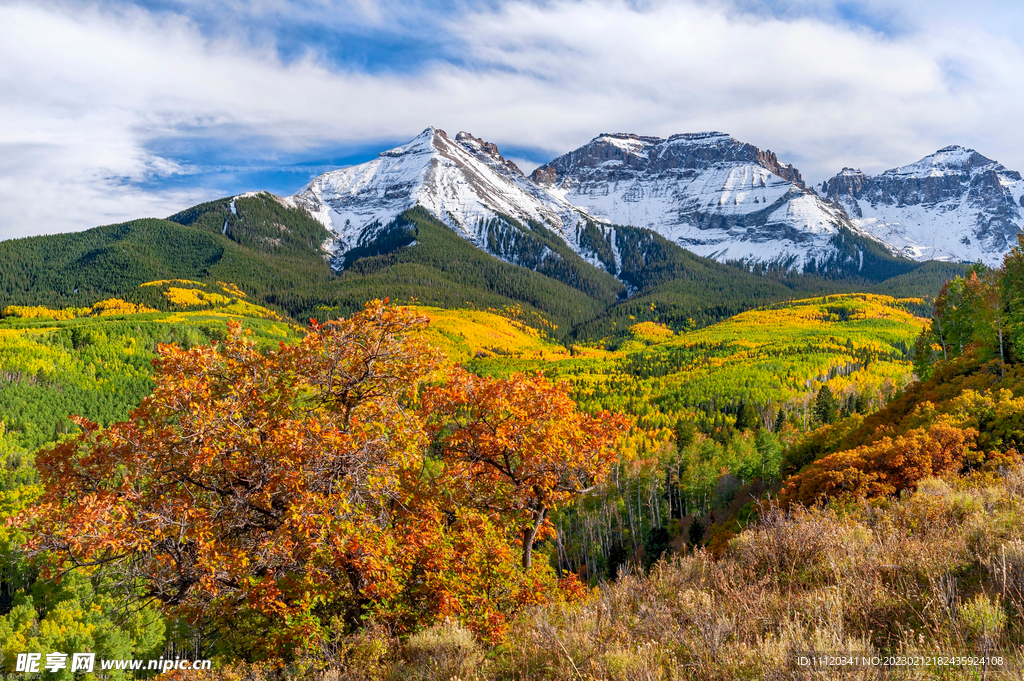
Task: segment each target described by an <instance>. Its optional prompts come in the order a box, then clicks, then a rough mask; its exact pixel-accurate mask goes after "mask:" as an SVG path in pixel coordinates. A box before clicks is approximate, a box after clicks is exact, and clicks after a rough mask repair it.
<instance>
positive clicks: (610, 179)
mask: <svg viewBox="0 0 1024 681" xmlns="http://www.w3.org/2000/svg"><path fill="white" fill-rule="evenodd" d="M533 179H534V181H535V182H537V183H538V184H539V185H541V186H543V187H545V188H546V189H547V190H548V191H549V192H550V193H551V195H552V196H555V197H557V198H558V199H559V200H563V201H566V202H568V203H570V204H572V205H575V206H577V207H579V208H582V209H583V210H584V211H585V212H587V213H589V214H590V215H593V216H595V217H596V218H598V219H601V220H603V221H607V222H610V223H613V224H621V225H631V226H635V227H646V228H648V229H651V230H653V231H655V232H658V233H659V234H661V235H662V236H664V237H666V238H668V239H670V240H672V241H674V242H676V243H677V244H679V245H680V246H682V247H683V248H686V249H688V250H690V251H693V252H694V253H697V254H699V255H704V256H708V257H711V258H715V259H716V260H745V261H748V262H761V263H773V264H778V265H782V266H786V267H793V268H797V269H802V268H803V267H804V266H806V265H807V264H808V263H809V262H811V261H815V262H822V261H824V260H827V259H828V258H829V257H831V256H832V255H833V254H834V247H833V246H832V244H831V240H832V238H833V237H834V236H835V235H837V234H838V233H839V232H840V231H841V230H842V229H843V228H846V229H850V230H851V231H853V232H855V233H860V234H861V235H862V236H867V234H866V233H864V232H862V231H861V230H858V229H857V228H855V227H854V226H853V225H852V224H851V223H850V222H849V220H848V219H847V217H846V215H845V214H844V212H843V210H842V209H841V208H839V207H838V206H835V205H833V204H831V203H829V202H826V201H823V200H822V199H821V198H820V197H819V196H818V195H817V194H816V193H815V192H814V191H813V190H811V189H808V188H807V187H805V186H804V184H803V181H802V179H801V178H800V173H799V171H797V170H796V169H795V168H793V166H792V165H782V164H781V163H779V161H778V159H777V158H776V156H775V154H773V153H771V152H769V151H762V150H760V149H758V148H757V147H754V146H753V145H750V144H744V143H742V142H739V141H738V140H736V139H734V138H732V137H730V136H729V135H727V134H725V133H721V132H705V133H689V134H682V135H673V136H672V137H669V138H668V139H662V138H658V137H642V136H638V135H632V134H623V133H616V134H602V135H599V136H598V137H596V138H594V139H593V140H591V141H590V142H589V143H588V144H586V145H584V146H583V147H580V148H579V149H576V150H575V151H571V152H569V153H568V154H565V155H564V156H561V157H559V158H557V159H555V160H553V161H551V162H550V163H547V164H545V165H543V166H541V167H540V168H538V169H537V170H536V171H534V173H533Z"/></svg>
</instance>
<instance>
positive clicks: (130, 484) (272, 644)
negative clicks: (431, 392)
mask: <svg viewBox="0 0 1024 681" xmlns="http://www.w3.org/2000/svg"><path fill="white" fill-rule="evenodd" d="M425 324H426V320H425V319H424V318H421V317H417V316H416V315H414V314H412V313H410V312H409V311H407V310H404V309H397V308H393V307H388V306H387V305H385V304H384V303H381V302H379V301H375V302H373V303H369V304H367V306H366V309H365V310H364V311H363V312H362V313H360V314H358V315H355V316H353V317H352V318H350V319H347V320H339V321H337V322H331V323H329V324H325V325H323V326H319V327H314V328H313V329H312V330H311V332H310V333H309V334H307V336H306V337H305V338H304V339H303V341H302V342H300V343H298V344H296V345H293V346H285V345H283V344H282V345H281V347H280V348H278V349H276V350H274V351H272V352H268V353H266V354H264V353H261V352H259V351H258V350H257V349H256V347H255V345H254V343H253V341H252V340H251V338H250V337H249V336H248V335H247V334H246V333H244V332H243V331H242V329H241V328H240V327H239V326H238V325H232V326H231V327H230V329H229V334H228V338H227V340H226V341H225V342H224V343H222V344H220V345H216V344H214V345H209V346H197V347H194V348H192V349H190V350H188V351H184V350H181V349H180V348H177V347H174V346H161V347H160V359H159V360H158V362H157V364H156V376H155V379H156V387H155V389H154V392H153V394H152V395H151V396H150V397H148V398H146V400H144V401H143V403H142V404H141V405H140V406H139V407H138V408H137V409H136V410H135V411H134V412H133V413H132V415H131V417H130V419H129V420H128V421H126V422H124V423H118V424H114V425H112V426H110V427H108V428H107V429H105V430H101V429H99V428H98V427H97V426H96V425H95V424H91V423H88V422H86V421H84V420H79V423H80V424H81V425H82V427H83V431H84V432H83V433H82V434H81V435H80V436H79V437H77V438H75V439H73V440H69V441H67V442H64V443H61V444H59V445H56V446H54V447H52V448H51V449H49V450H47V451H44V452H41V453H40V454H39V456H38V457H37V464H38V467H39V470H40V475H41V478H42V481H43V483H44V485H45V493H44V495H43V497H42V498H41V500H40V502H39V504H38V505H37V506H36V507H35V508H34V509H33V510H32V511H31V512H30V514H29V516H28V517H27V518H25V521H26V523H27V526H28V528H29V532H30V537H31V539H30V544H29V546H30V548H31V549H33V550H34V551H36V552H39V553H46V554H47V555H48V557H49V560H50V562H51V564H55V565H58V566H59V567H60V568H63V569H84V570H88V571H103V572H104V573H105V574H107V575H108V576H109V578H111V579H116V580H120V583H121V584H122V586H123V587H124V589H125V590H126V592H128V593H135V594H138V595H139V596H140V597H141V598H143V599H149V600H155V601H157V602H159V603H161V604H163V605H164V607H165V608H166V609H167V610H168V611H170V612H172V613H174V614H177V615H181V616H184V617H186V618H187V619H188V620H189V621H191V622H192V623H193V624H195V625H197V626H201V627H202V628H203V629H204V630H209V631H213V632H214V636H215V638H217V639H219V646H220V647H221V648H222V649H226V650H228V651H230V652H232V653H233V654H236V655H241V656H245V657H276V656H281V655H282V654H287V653H289V652H293V651H294V650H295V649H296V648H297V647H298V646H300V645H307V644H309V645H315V644H316V642H317V641H318V640H321V638H322V637H323V636H324V635H326V633H327V632H329V631H330V630H332V629H335V628H337V627H338V626H344V627H348V628H350V629H354V628H357V627H359V626H361V625H362V624H363V622H365V621H366V619H368V618H369V619H375V620H378V621H382V622H384V623H387V624H389V625H390V626H393V627H396V628H397V629H399V630H401V629H409V628H412V627H414V626H417V625H420V624H425V623H428V622H430V621H432V620H435V619H437V618H440V617H447V616H451V617H456V618H459V619H462V620H463V621H465V622H466V623H467V624H469V625H470V626H471V627H472V628H474V629H475V630H476V631H478V632H479V633H480V634H481V635H484V636H489V637H495V636H500V634H501V631H502V628H503V626H504V622H505V621H506V620H507V618H508V617H509V616H510V615H512V614H514V613H515V612H517V611H518V609H521V608H522V607H524V606H525V605H529V604H531V603H538V602H544V601H545V600H546V599H550V598H559V597H560V595H559V594H560V590H559V589H557V583H556V582H557V580H555V579H554V576H553V572H552V571H551V569H550V567H549V566H538V567H536V568H535V569H533V570H529V571H524V570H522V569H521V568H519V567H517V566H516V565H515V560H514V559H513V558H512V557H511V556H512V542H511V541H510V539H509V530H508V528H509V527H516V528H518V523H519V522H520V516H519V515H518V513H517V512H516V509H515V508H513V507H511V506H509V507H508V508H506V509H505V510H504V512H497V511H494V512H492V511H493V509H489V510H488V512H484V511H481V510H479V508H480V507H481V505H480V504H475V503H472V502H473V501H474V500H473V499H472V498H471V497H467V496H465V492H466V481H465V480H463V479H461V477H460V476H461V475H462V473H463V469H462V468H461V467H460V465H459V464H458V461H454V460H453V462H452V463H451V465H449V464H448V462H447V461H445V460H442V459H439V458H438V457H439V453H442V454H443V453H444V452H445V447H444V446H442V445H435V446H431V442H430V436H431V433H432V431H431V430H430V429H429V428H427V427H426V426H425V421H424V419H425V418H426V417H427V416H429V418H430V419H446V418H447V420H449V421H451V420H453V418H454V417H453V416H451V415H449V416H445V415H446V414H448V412H446V411H445V408H439V405H438V404H436V403H431V408H430V409H429V410H428V411H427V412H426V413H424V412H423V411H421V409H420V403H419V394H420V392H421V388H422V386H423V385H424V383H425V381H427V379H428V378H430V379H431V380H435V381H436V378H437V369H438V367H439V366H440V365H441V364H440V357H439V356H438V353H437V352H436V351H435V350H433V349H431V348H430V347H429V346H427V345H426V344H425V343H424V342H423V341H422V339H421V336H420V335H419V334H418V332H419V331H420V330H421V329H422V327H423V326H424V325H425ZM462 375H463V374H462V373H461V372H458V371H456V373H455V375H454V379H453V381H454V383H457V384H459V385H461V383H459V381H463V380H464V379H462V378H461V377H462ZM523 381H527V382H530V384H531V385H533V386H540V387H542V388H543V383H544V382H543V381H542V379H522V378H516V379H511V380H510V381H506V382H499V383H500V384H501V385H504V386H506V389H507V390H510V391H512V392H515V391H516V388H514V386H515V385H517V384H519V383H521V382H523ZM555 392H558V391H557V390H556V391H555ZM482 397H483V396H479V397H478V398H473V399H482ZM458 404H461V403H458V402H457V401H456V402H453V403H452V404H451V408H453V409H454V408H457V406H458ZM465 406H466V407H467V408H469V409H470V410H471V411H472V409H473V405H472V404H471V403H466V404H465ZM562 407H563V411H564V414H565V416H566V417H567V418H569V419H570V420H571V419H573V418H578V417H577V415H576V414H575V411H574V408H572V407H571V406H570V405H568V404H563V405H562ZM486 409H487V408H486V407H485V408H484V410H486ZM534 416H541V415H540V414H535V413H533V412H518V413H516V414H515V415H514V416H513V417H512V418H515V419H529V418H533V417H534ZM520 427H521V428H523V429H524V430H529V427H530V426H528V425H527V424H525V423H522V424H520ZM579 442H580V443H585V442H596V441H595V440H587V439H586V438H584V439H581V440H579ZM573 451H574V450H573ZM595 452H597V453H601V454H602V455H603V452H604V449H602V448H600V447H599V448H597V450H595ZM563 465H565V466H566V471H567V472H566V475H573V476H576V477H577V478H579V479H582V478H583V477H584V472H583V471H582V469H581V468H579V467H582V466H583V465H585V462H577V461H575V460H571V461H567V462H563ZM603 466H604V464H602V463H601V461H600V460H595V461H594V469H593V471H592V472H591V475H592V476H599V475H600V474H601V473H602V471H603ZM578 468H579V469H578ZM556 494H557V496H556V497H552V499H557V500H562V499H564V498H566V492H565V491H559V492H557V493H556ZM452 500H458V501H457V503H455V504H453V503H452Z"/></svg>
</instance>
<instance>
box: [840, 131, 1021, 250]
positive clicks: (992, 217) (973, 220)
mask: <svg viewBox="0 0 1024 681" xmlns="http://www.w3.org/2000/svg"><path fill="white" fill-rule="evenodd" d="M821 186H822V191H823V193H824V194H825V195H826V196H828V197H829V198H830V199H832V200H833V201H835V202H836V203H838V204H840V205H842V206H843V208H844V209H845V210H846V212H847V214H848V215H849V216H850V218H851V220H852V221H853V223H854V224H856V225H858V226H859V227H861V228H862V229H864V230H866V231H868V232H870V233H871V234H873V235H874V236H875V237H876V238H878V239H881V240H882V241H883V242H885V243H887V244H889V245H890V246H892V247H893V250H894V251H896V252H899V253H901V254H902V255H905V256H907V257H911V258H915V259H917V260H954V261H955V260H961V261H964V262H976V261H978V260H981V261H983V262H985V263H988V264H996V263H998V262H999V261H1001V260H1002V257H1003V254H1004V253H1005V252H1006V251H1007V250H1009V249H1010V248H1011V247H1012V246H1014V245H1015V244H1016V242H1017V234H1018V233H1019V232H1020V231H1021V227H1022V226H1024V214H1022V211H1021V210H1020V208H1021V202H1022V201H1024V198H1022V197H1024V182H1022V181H1021V176H1020V174H1019V173H1017V172H1015V171H1012V170H1007V169H1006V168H1004V167H1003V166H1002V165H1000V164H999V163H997V162H996V161H993V160H992V159H990V158H987V157H985V156H982V155H981V154H979V153H978V152H977V151H975V150H974V149H970V148H967V147H964V146H962V145H959V144H953V145H950V146H947V147H943V148H942V149H939V150H938V151H936V152H935V153H933V154H929V155H928V156H925V157H924V158H922V159H921V160H920V161H917V162H916V163H911V164H910V165H905V166H900V167H898V168H892V169H891V170H886V171H885V172H883V173H880V174H878V175H876V176H874V177H871V176H868V175H865V174H864V173H860V172H859V171H858V172H850V171H849V169H847V168H844V169H843V171H842V172H840V173H839V174H838V175H836V176H835V177H833V178H832V179H830V180H827V181H825V182H824V183H822V185H821Z"/></svg>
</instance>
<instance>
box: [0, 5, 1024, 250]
mask: <svg viewBox="0 0 1024 681" xmlns="http://www.w3.org/2000/svg"><path fill="white" fill-rule="evenodd" d="M222 4H223V5H224V7H226V8H228V7H231V8H234V10H237V11H246V12H249V14H250V15H251V16H256V17H257V18H258V17H259V16H260V13H269V14H273V15H274V16H275V17H280V16H281V14H282V12H284V11H285V10H286V9H287V4H284V3H283V2H282V1H280V0H265V1H264V2H258V3H237V6H236V4H235V3H231V2H225V3H222ZM318 5H324V6H325V7H326V8H327V9H325V11H335V12H337V11H341V10H344V11H347V12H350V13H353V16H358V17H361V18H362V19H361V20H362V21H365V22H369V23H373V24H375V25H378V26H379V25H384V24H386V23H387V21H388V17H389V13H392V12H394V11H395V9H394V7H393V6H391V5H388V6H387V7H384V6H383V5H382V4H381V3H376V2H370V1H369V0H367V1H365V2H354V3H342V5H340V6H334V5H328V3H326V2H307V3H304V5H303V16H304V17H309V16H312V14H311V12H312V10H313V9H316V7H317V6H318ZM339 7H340V8H341V10H339ZM382 7H384V8H383V9H382ZM737 7H738V6H737V5H726V4H721V3H718V4H712V3H702V2H696V1H694V2H675V3H667V2H665V3H662V2H655V3H648V4H645V5H642V6H640V7H639V8H637V6H635V5H634V4H632V3H625V2H611V1H609V2H603V1H599V0H585V1H584V2H551V3H545V4H542V5H534V4H529V3H525V2H513V3H506V4H504V5H503V6H501V7H499V8H498V9H496V10H494V11H491V10H480V11H478V12H476V13H472V12H471V13H468V14H464V15H462V16H459V17H456V18H453V19H452V20H451V21H450V22H449V23H447V24H445V25H444V29H445V30H446V31H447V32H448V33H449V37H448V39H449V40H450V41H452V44H455V45H458V46H459V49H460V50H461V51H462V55H463V57H464V58H463V60H461V61H460V62H459V65H453V64H449V63H444V62H441V61H436V62H432V63H427V64H424V65H423V68H422V69H421V70H419V71H417V72H415V73H401V72H391V73H387V72H385V73H377V74H373V73H365V72H359V71H355V70H345V69H341V68H339V67H337V66H335V65H332V64H331V63H330V62H329V61H327V60H326V59H324V58H321V57H317V56H315V55H313V54H312V53H310V54H309V55H307V56H305V57H301V58H299V59H297V60H296V59H292V60H290V61H287V62H285V61H282V60H281V59H280V58H279V57H278V53H277V51H276V50H275V49H274V45H272V44H271V43H270V42H269V39H261V41H258V42H253V41H251V40H249V39H247V38H245V36H244V35H242V32H238V33H237V34H235V33H230V32H229V33H225V34H224V35H219V34H216V33H213V34H209V33H208V34H204V33H203V32H202V31H200V30H199V28H197V26H196V25H195V24H193V23H191V22H190V21H189V20H186V19H183V18H181V17H177V16H175V15H173V14H167V13H162V14H151V13H148V12H146V11H144V10H141V9H124V8H122V9H120V10H118V11H116V12H114V11H110V10H101V9H97V8H95V7H91V8H82V7H78V6H69V5H40V4H26V3H13V4H0V92H3V97H0V238H9V237H13V236H23V235H27V234H39V233H44V232H55V231H66V230H73V229H83V228H87V227H90V226H93V225H96V224H102V223H108V222H113V221H118V220H124V219H130V218H133V217H139V216H144V215H166V214H169V213H171V212H173V211H174V210H177V209H180V208H182V207H185V206H187V205H190V204H192V203H195V202H198V201H200V200H203V199H207V198H210V196H208V190H207V191H204V190H199V189H188V190H182V189H160V187H161V186H164V185H162V184H161V182H160V181H159V180H160V178H161V177H166V176H169V175H172V174H174V173H177V172H179V171H180V170H181V169H180V168H177V167H176V166H175V164H174V163H173V162H169V161H167V160H166V159H162V158H160V157H159V156H158V155H156V154H155V153H153V152H151V151H148V149H151V148H152V147H153V145H152V142H153V141H154V140H156V139H165V140H166V139H174V138H176V137H178V138H187V137H188V135H191V134H195V133H196V131H199V132H203V131H206V132H210V131H217V133H218V134H222V135H224V136H225V137H226V139H225V142H226V143H231V142H232V140H235V143H237V144H239V145H241V144H243V143H244V142H243V140H252V139H260V140H263V143H264V144H265V145H266V146H267V148H271V149H277V150H280V151H282V152H290V153H301V152H302V151H303V150H307V149H313V148H318V147H319V148H323V147H324V146H325V145H328V144H344V143H356V142H366V141H368V140H383V139H392V140H393V139H400V138H407V137H411V136H412V135H414V134H416V133H417V132H419V131H420V130H422V129H423V128H424V127H426V126H427V125H431V124H432V125H438V126H440V127H443V128H446V129H448V130H449V132H452V133H454V132H457V131H458V130H460V129H464V130H468V131H470V132H472V133H473V134H475V135H478V136H482V137H484V138H486V139H490V140H492V141H495V142H497V143H498V144H499V145H501V144H506V145H516V146H518V147H520V148H536V149H549V150H551V153H552V154H555V153H560V152H564V151H568V150H569V149H571V148H574V147H576V146H578V145H580V144H581V143H583V142H585V141H587V140H589V139H590V138H592V137H593V136H594V135H596V134H598V133H600V132H608V131H633V132H638V133H642V134H657V135H668V134H672V133H676V132H687V131H697V130H708V129H714V130H724V131H726V132H729V133H730V134H732V135H734V136H736V137H738V138H739V139H742V140H744V141H749V142H751V143H753V144H756V145H758V146H760V147H762V148H771V149H773V150H774V151H776V152H777V153H779V155H780V157H781V158H782V159H783V160H784V161H786V162H793V163H795V164H796V165H797V166H798V167H800V168H801V170H802V171H803V172H804V174H805V176H808V177H809V178H810V179H814V180H818V179H823V178H824V177H827V176H829V175H831V174H832V173H834V172H836V171H837V170H839V169H840V168H841V167H843V166H844V165H853V166H859V167H863V168H864V169H865V170H868V171H878V170H881V169H884V168H887V167H892V166H894V165H899V164H903V163H909V162H912V161H915V160H917V159H918V158H920V157H921V156H923V155H925V154H927V153H930V152H931V151H934V150H935V149H937V148H938V147H941V146H944V145H946V144H951V143H961V144H967V145H970V146H974V147H975V148H977V149H978V150H979V151H981V152H982V153H984V154H986V155H989V156H992V157H994V158H997V159H998V160H1000V161H1001V162H1003V163H1004V164H1006V165H1007V166H1009V167H1014V168H1017V169H1022V170H1024V139H1022V137H1021V134H1020V132H1019V129H1020V128H1019V124H1018V122H1017V118H1018V114H1017V112H1018V111H1020V110H1021V108H1022V104H1024V101H1022V100H1024V95H1022V94H1021V93H1020V92H1019V82H1020V76H1019V74H1020V73H1021V71H1022V69H1024V53H1022V50H1021V47H1020V45H1019V44H1018V42H1016V38H1014V33H1013V32H1012V31H1009V30H1006V26H1005V22H1004V23H1003V24H999V22H996V21H994V20H993V19H992V15H993V14H994V13H996V12H998V10H997V9H992V10H991V11H990V13H989V14H987V15H985V16H986V18H985V21H987V22H988V24H987V25H985V24H981V23H977V22H976V21H974V20H973V19H972V18H971V17H969V16H963V17H962V19H963V20H959V19H960V18H961V15H964V14H965V12H967V11H968V10H965V9H959V8H957V7H956V6H953V5H949V6H942V7H939V8H938V9H936V6H932V5H929V7H932V11H931V12H930V13H918V12H917V11H916V10H914V6H913V5H909V4H908V5H905V8H906V9H904V11H903V12H902V13H901V14H900V15H899V16H898V17H896V18H895V19H893V18H891V17H889V18H888V19H887V20H892V21H894V22H896V23H898V24H899V30H895V31H893V32H892V35H891V36H890V37H887V36H886V35H884V34H882V33H879V32H878V31H872V30H869V29H867V28H864V27H858V26H851V25H849V24H848V23H843V22H840V21H838V20H835V19H834V18H830V17H832V14H830V13H829V12H830V11H831V10H829V11H825V10H826V9H828V8H829V7H830V6H829V5H827V3H813V2H803V3H794V8H795V9H793V10H792V11H789V10H787V11H782V12H779V11H775V12H764V11H760V10H757V11H754V10H751V9H750V7H747V8H746V9H745V10H742V11H741V9H742V8H740V9H738V8H737ZM876 7H879V8H883V9H884V6H883V5H877V6H876ZM922 7H923V6H922ZM311 8H312V9H311ZM822 8H824V9H822ZM755 9H757V8H756V7H755ZM868 9H871V7H868ZM812 10H814V11H812ZM833 14H834V13H833ZM332 16H333V15H332ZM885 16H887V17H888V15H885ZM332 21H335V22H337V17H335V18H334V19H332ZM1013 21H1017V19H1016V18H1015V17H1014V18H1013ZM1016 25H1018V26H1019V22H1018V23H1017V24H1016ZM435 29H436V27H435ZM242 151H243V152H244V149H243V150H242ZM238 155H239V156H242V157H244V156H245V154H244V153H240V154H238ZM518 160H519V159H517V162H518ZM254 161H258V159H254ZM524 170H526V168H524ZM166 186H170V187H173V186H174V185H173V184H171V185H166ZM252 189H258V187H252Z"/></svg>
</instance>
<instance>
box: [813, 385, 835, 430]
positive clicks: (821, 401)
mask: <svg viewBox="0 0 1024 681" xmlns="http://www.w3.org/2000/svg"><path fill="white" fill-rule="evenodd" d="M838 415H839V407H838V405H837V404H836V398H835V396H834V395H833V394H832V390H831V389H830V388H829V387H828V386H827V385H823V386H821V390H819V391H818V397H817V398H816V399H815V400H814V417H815V418H817V419H818V420H819V421H821V422H822V423H835V421H836V418H837V417H838Z"/></svg>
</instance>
